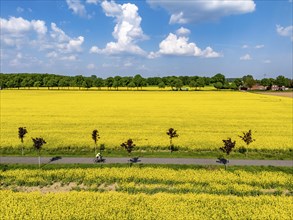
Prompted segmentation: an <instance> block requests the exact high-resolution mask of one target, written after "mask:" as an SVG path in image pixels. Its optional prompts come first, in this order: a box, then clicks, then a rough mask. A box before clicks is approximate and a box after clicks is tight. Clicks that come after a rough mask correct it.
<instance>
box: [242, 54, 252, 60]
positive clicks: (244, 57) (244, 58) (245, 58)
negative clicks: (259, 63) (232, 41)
mask: <svg viewBox="0 0 293 220" xmlns="http://www.w3.org/2000/svg"><path fill="white" fill-rule="evenodd" d="M251 59H252V58H251V56H250V55H249V54H245V55H243V56H242V57H240V60H251Z"/></svg>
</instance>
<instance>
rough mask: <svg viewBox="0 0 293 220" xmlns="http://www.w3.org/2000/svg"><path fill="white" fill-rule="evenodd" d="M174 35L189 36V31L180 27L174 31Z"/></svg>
mask: <svg viewBox="0 0 293 220" xmlns="http://www.w3.org/2000/svg"><path fill="white" fill-rule="evenodd" d="M176 34H177V35H189V34H190V30H189V29H187V28H184V27H181V28H179V29H178V30H177V31H176Z"/></svg>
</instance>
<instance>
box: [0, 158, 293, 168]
mask: <svg viewBox="0 0 293 220" xmlns="http://www.w3.org/2000/svg"><path fill="white" fill-rule="evenodd" d="M216 161H217V159H193V158H140V161H139V162H138V163H143V164H197V165H222V164H220V163H218V162H216ZM128 162H129V158H113V157H109V158H106V162H105V163H106V164H111V163H128ZM0 163H5V164H37V163H38V159H37V158H36V157H0ZM41 163H42V164H49V163H50V164H93V163H94V162H93V158H86V157H59V158H58V157H55V158H54V157H53V158H52V157H42V158H41ZM229 165H239V166H245V165H249V166H285V167H293V160H230V161H229Z"/></svg>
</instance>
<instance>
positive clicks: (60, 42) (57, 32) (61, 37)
mask: <svg viewBox="0 0 293 220" xmlns="http://www.w3.org/2000/svg"><path fill="white" fill-rule="evenodd" d="M51 29H52V31H51V37H52V38H53V39H54V40H55V41H54V44H53V46H54V47H55V48H56V49H57V50H58V51H59V52H60V53H71V52H80V51H82V48H81V46H82V44H83V42H84V37H83V36H79V37H77V38H71V37H69V36H68V35H66V34H65V32H64V31H63V30H61V29H60V28H58V27H57V25H56V24H55V23H51Z"/></svg>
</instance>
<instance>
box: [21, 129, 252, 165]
mask: <svg viewBox="0 0 293 220" xmlns="http://www.w3.org/2000/svg"><path fill="white" fill-rule="evenodd" d="M27 133H28V131H27V129H26V127H19V128H18V138H19V139H20V141H21V149H22V150H21V152H22V155H23V154H24V145H23V142H24V138H25V135H26V134H27ZM166 134H167V135H168V137H169V140H170V146H169V150H170V152H171V153H172V152H173V151H178V147H175V146H174V144H173V142H172V140H173V138H177V137H179V134H178V133H177V130H175V129H174V128H169V129H168V130H167V132H166ZM239 137H240V138H241V139H242V140H243V141H244V142H245V143H246V145H247V147H248V145H249V144H251V143H252V142H254V141H255V139H253V138H252V132H251V130H249V131H248V132H243V136H241V135H239ZM99 139H100V134H99V131H98V130H97V129H95V130H93V132H92V140H93V141H94V144H95V146H94V152H95V154H96V153H97V146H98V140H99ZM32 141H33V147H34V148H35V149H36V150H37V151H38V156H39V157H38V158H39V159H38V162H39V167H40V166H41V154H40V151H41V149H42V146H43V145H44V144H46V141H45V140H44V139H43V138H42V137H37V138H32ZM222 141H223V142H224V146H223V147H220V150H221V151H223V152H224V153H225V154H226V155H227V156H228V155H229V154H230V153H231V152H232V150H233V148H234V147H235V145H236V141H232V140H231V138H228V139H227V140H222ZM120 146H121V147H122V148H124V149H125V150H126V151H127V152H128V155H129V156H130V154H131V152H132V151H133V149H134V147H135V146H136V145H135V144H134V142H133V140H132V139H131V138H130V139H128V140H127V141H125V142H123V143H122V144H121V145H120ZM104 150H105V145H104V144H100V148H99V154H98V155H99V156H100V157H102V151H104ZM239 152H240V153H246V152H247V148H245V147H241V148H240V149H239ZM133 159H134V158H133ZM136 159H138V157H137V158H136ZM218 159H219V161H218V162H220V163H223V164H224V165H225V168H226V165H227V163H228V162H229V161H228V160H227V159H225V158H224V157H221V158H218Z"/></svg>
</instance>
